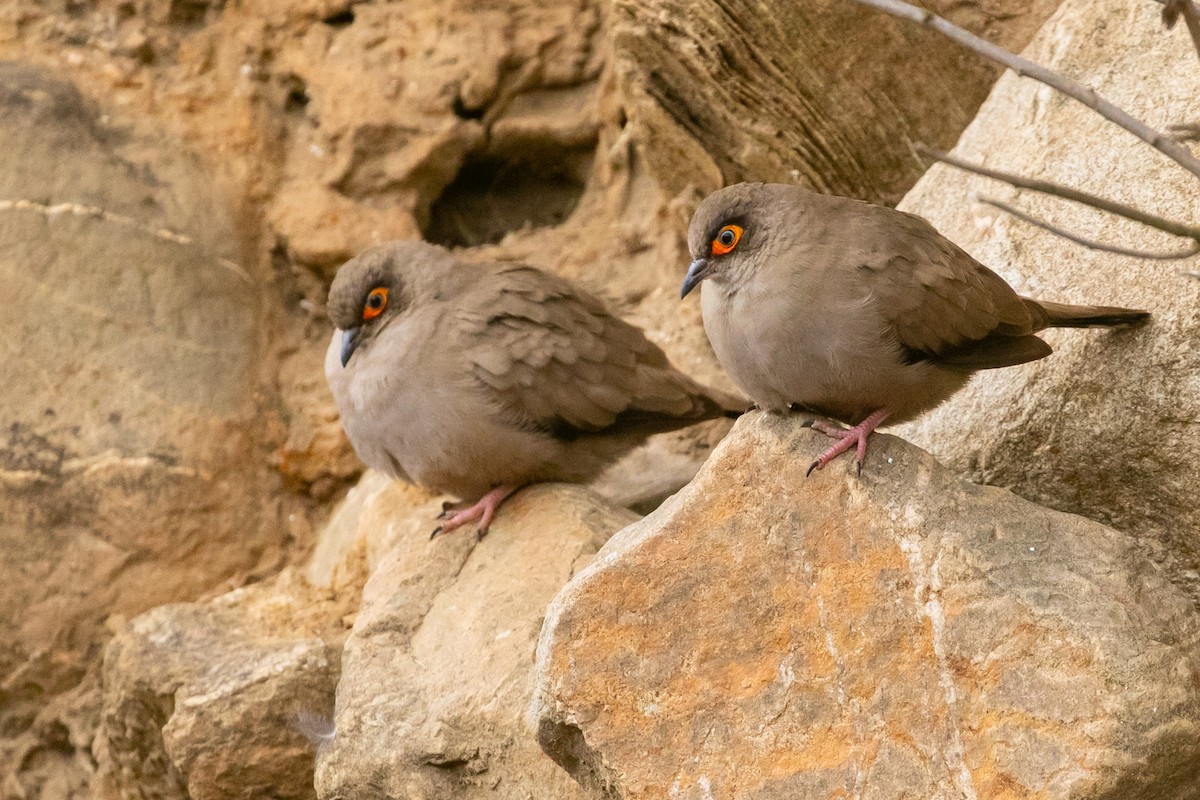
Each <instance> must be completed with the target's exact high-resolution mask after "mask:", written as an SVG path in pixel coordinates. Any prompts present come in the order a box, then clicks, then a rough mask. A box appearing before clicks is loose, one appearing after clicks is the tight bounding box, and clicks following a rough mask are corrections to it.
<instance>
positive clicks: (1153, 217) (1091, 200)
mask: <svg viewBox="0 0 1200 800" xmlns="http://www.w3.org/2000/svg"><path fill="white" fill-rule="evenodd" d="M916 150H917V152H918V153H920V154H921V155H924V156H928V157H929V158H932V159H934V160H935V161H941V162H944V163H946V164H949V165H950V166H952V167H958V168H959V169H961V170H964V171H966V172H972V173H974V174H976V175H982V176H984V177H985V178H992V179H994V180H998V181H1003V182H1004V183H1007V184H1009V185H1010V186H1015V187H1017V188H1018V189H1028V190H1029V191H1031V192H1039V193H1041V194H1048V195H1051V196H1052V197H1061V198H1062V199H1064V200H1070V201H1071V202H1072V203H1079V204H1080V205H1085V206H1090V207H1091V208H1097V209H1099V210H1101V211H1107V212H1108V213H1109V214H1115V215H1117V216H1118V217H1124V218H1125V219H1128V220H1132V221H1134V222H1138V223H1141V224H1142V225H1145V226H1147V227H1149V228H1154V229H1155V230H1160V231H1162V232H1163V233H1169V234H1171V235H1172V236H1182V237H1184V238H1187V239H1195V240H1197V241H1200V227H1195V226H1192V225H1184V224H1183V223H1181V222H1175V221H1173V220H1169V219H1167V218H1165V217H1160V216H1158V215H1157V214H1151V213H1149V212H1146V211H1139V210H1138V209H1136V208H1133V207H1132V206H1127V205H1125V204H1124V203H1118V202H1116V201H1114V200H1108V199H1106V198H1103V197H1099V196H1097V195H1094V194H1089V193H1088V192H1081V191H1079V190H1078V189H1072V188H1071V187H1069V186H1063V185H1061V184H1058V183H1051V182H1050V181H1039V180H1034V179H1033V178H1025V177H1022V176H1020V175H1014V174H1012V173H1011V172H1001V171H999V170H995V169H988V168H987V167H984V166H980V165H979V164H972V163H971V162H970V161H964V160H963V159H961V158H958V157H956V156H952V155H950V154H949V153H943V152H941V151H939V150H934V149H932V148H929V147H926V146H925V145H922V144H918V145H917V146H916Z"/></svg>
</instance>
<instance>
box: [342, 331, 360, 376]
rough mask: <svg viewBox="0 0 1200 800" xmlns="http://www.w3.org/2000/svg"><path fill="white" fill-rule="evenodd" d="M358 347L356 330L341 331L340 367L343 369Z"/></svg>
mask: <svg viewBox="0 0 1200 800" xmlns="http://www.w3.org/2000/svg"><path fill="white" fill-rule="evenodd" d="M357 347H358V328H351V329H350V330H348V331H342V366H343V367H345V366H346V364H347V363H349V361H350V356H352V355H354V350H355V348H357Z"/></svg>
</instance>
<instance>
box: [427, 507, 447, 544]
mask: <svg viewBox="0 0 1200 800" xmlns="http://www.w3.org/2000/svg"><path fill="white" fill-rule="evenodd" d="M443 513H445V512H443ZM442 518H443V517H441V516H440V515H439V516H438V519H442ZM441 532H442V526H441V525H438V526H437V527H436V528H434V529H433V533H431V534H429V541H431V542H432V541H433V540H434V537H436V536H437V535H438V534H439V533H441Z"/></svg>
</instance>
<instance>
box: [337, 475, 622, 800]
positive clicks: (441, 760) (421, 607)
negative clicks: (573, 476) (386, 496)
mask: <svg viewBox="0 0 1200 800" xmlns="http://www.w3.org/2000/svg"><path fill="white" fill-rule="evenodd" d="M634 519H636V515H634V514H632V513H630V512H628V511H625V510H623V509H619V508H614V507H612V506H610V505H608V504H606V503H604V502H603V501H601V500H599V499H598V498H597V497H596V496H595V495H594V494H592V493H590V492H588V491H587V490H586V489H582V488H580V487H576V486H566V485H542V486H536V487H531V488H528V489H525V490H522V491H521V492H520V493H518V494H517V495H514V497H513V498H512V499H511V500H509V501H508V502H507V503H506V504H505V505H504V507H503V509H502V510H501V513H500V514H499V515H498V516H497V518H496V521H495V523H494V524H493V525H492V528H491V530H490V532H489V533H488V535H487V536H486V537H485V538H484V539H483V540H482V541H476V538H475V537H474V535H472V534H471V532H470V531H459V532H455V533H452V534H450V535H448V536H444V537H439V538H438V539H435V540H433V541H430V540H429V534H428V527H427V524H426V527H418V528H413V527H412V526H409V525H408V524H407V522H405V521H404V520H397V522H398V524H399V526H403V527H404V532H403V533H402V534H400V535H398V536H397V537H396V540H395V544H394V546H393V547H392V549H391V550H390V551H389V552H388V553H387V554H386V556H385V557H384V558H383V560H382V561H381V562H380V563H379V566H378V567H377V568H376V569H375V570H374V572H373V573H372V575H371V578H370V580H369V581H368V583H367V586H366V589H365V590H364V591H363V601H362V606H361V609H360V611H359V613H358V617H357V619H356V620H355V623H354V630H353V632H352V634H351V636H350V638H349V639H348V640H347V642H346V648H345V653H344V656H343V660H342V674H341V679H340V681H339V683H338V692H337V715H336V718H335V729H336V732H335V734H334V736H333V738H332V740H331V741H330V743H329V744H328V746H327V747H326V748H324V749H323V750H322V751H321V754H320V757H319V760H318V763H317V784H316V785H317V790H318V795H319V796H320V797H323V798H348V797H353V798H357V799H358V800H369V798H381V799H382V798H393V797H422V798H427V800H435V799H436V798H483V797H487V798H513V800H516V798H522V799H523V798H527V797H554V798H563V800H566V798H573V797H583V796H584V795H583V794H582V793H581V791H580V790H579V789H578V787H576V786H575V784H574V783H573V782H572V781H571V779H570V778H569V777H568V776H567V774H566V773H565V772H563V771H562V770H560V769H559V768H558V767H557V766H556V765H555V764H554V763H553V762H552V761H550V759H548V758H547V757H546V756H545V755H544V754H543V753H542V752H541V751H540V750H539V749H538V747H537V743H536V742H535V741H534V739H533V736H532V734H531V733H530V731H529V729H528V726H527V723H526V721H525V711H526V709H527V708H528V705H529V698H530V695H531V692H532V674H531V670H532V666H533V652H534V646H535V643H536V641H537V637H538V631H539V630H540V629H541V625H542V616H543V613H544V611H545V607H546V604H547V603H548V602H549V601H550V599H551V598H552V597H553V596H554V595H555V593H556V592H558V590H559V589H560V588H561V587H562V585H563V584H564V583H566V581H568V580H569V579H570V578H571V576H572V575H574V574H575V573H576V572H577V571H578V570H579V569H581V568H582V567H583V566H584V565H585V564H586V563H587V562H588V560H589V559H590V558H591V556H592V554H593V553H595V552H596V550H597V549H598V548H599V547H600V546H601V545H602V544H603V543H604V541H605V540H606V539H607V538H608V536H610V535H611V534H612V533H613V532H614V531H616V530H618V529H619V528H621V527H623V526H625V525H627V524H628V523H629V522H631V521H632V520H634ZM393 530H395V529H394V528H393Z"/></svg>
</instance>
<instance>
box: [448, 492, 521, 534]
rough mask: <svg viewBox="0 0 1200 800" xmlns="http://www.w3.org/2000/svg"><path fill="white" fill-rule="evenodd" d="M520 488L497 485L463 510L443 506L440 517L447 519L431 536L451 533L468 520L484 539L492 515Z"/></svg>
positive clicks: (490, 523)
mask: <svg viewBox="0 0 1200 800" xmlns="http://www.w3.org/2000/svg"><path fill="white" fill-rule="evenodd" d="M520 488H521V487H520V486H497V487H496V488H495V489H492V490H491V491H490V492H488V493H487V494H485V495H484V496H483V497H481V498H479V500H477V501H476V502H475V505H473V506H468V507H467V508H464V509H462V510H461V511H454V510H453V509H451V508H447V507H446V506H443V507H442V513H441V515H440V516H439V519H445V520H446V521H445V522H443V523H442V524H441V525H439V526H438V527H437V528H436V529H434V531H433V533H431V534H430V535H429V538H430V539H432V538H433V537H434V536H437V535H438V534H439V533H449V532H450V531H452V530H455V529H457V528H461V527H462V526H463V525H466V524H467V523H468V522H474V523H476V525H475V530H476V531H477V532H478V534H479V538H480V539H482V538H483V537H484V535H485V534H486V533H487V532H488V528H489V527H491V525H492V517H494V516H496V509H498V508H499V507H500V504H501V503H503V502H504V501H505V500H506V499H507V498H508V496H509V495H510V494H512V493H513V492H515V491H516V490H517V489H520Z"/></svg>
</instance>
